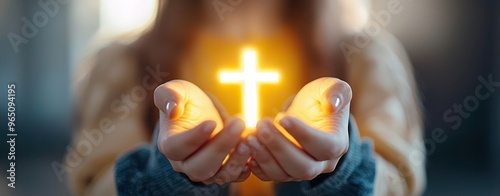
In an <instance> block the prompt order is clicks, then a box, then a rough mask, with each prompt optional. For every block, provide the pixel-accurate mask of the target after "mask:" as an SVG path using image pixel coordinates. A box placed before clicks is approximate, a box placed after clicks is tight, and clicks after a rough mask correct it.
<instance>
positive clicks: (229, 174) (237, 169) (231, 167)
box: [213, 143, 250, 184]
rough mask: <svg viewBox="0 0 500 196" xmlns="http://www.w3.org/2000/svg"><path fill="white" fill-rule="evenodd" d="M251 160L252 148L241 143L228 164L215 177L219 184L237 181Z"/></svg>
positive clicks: (231, 155)
mask: <svg viewBox="0 0 500 196" xmlns="http://www.w3.org/2000/svg"><path fill="white" fill-rule="evenodd" d="M249 158H250V148H249V147H248V146H247V145H246V144H245V143H240V144H239V145H238V146H237V147H236V149H235V150H233V152H232V153H231V154H229V158H228V159H227V161H226V163H224V165H223V166H222V168H221V169H220V170H219V171H218V172H217V174H215V176H214V177H213V178H214V179H215V182H216V183H218V184H224V183H227V182H232V181H235V180H236V179H237V178H238V177H239V176H240V174H241V172H242V171H243V168H245V167H246V165H247V161H248V159H249Z"/></svg>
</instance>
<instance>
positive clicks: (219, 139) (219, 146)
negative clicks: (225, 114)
mask: <svg viewBox="0 0 500 196" xmlns="http://www.w3.org/2000/svg"><path fill="white" fill-rule="evenodd" d="M244 129H245V124H244V122H243V121H242V120H241V119H239V118H232V119H230V120H229V122H228V124H227V125H226V126H225V127H224V128H223V129H222V130H221V131H220V132H219V133H218V134H217V135H216V136H215V137H214V138H213V139H212V140H211V141H209V142H208V143H207V144H206V145H205V146H204V147H203V148H201V149H200V150H199V151H197V152H196V153H195V154H193V155H192V156H191V157H189V158H188V159H187V160H186V161H185V162H184V165H183V170H184V171H186V173H187V174H188V175H190V176H193V178H196V179H199V180H200V181H203V180H206V179H208V178H211V177H213V176H214V175H215V174H216V172H217V171H218V170H219V168H220V167H221V165H222V162H223V161H224V159H225V158H226V156H227V155H228V154H229V152H230V151H231V149H233V148H234V147H235V146H236V145H237V144H238V142H239V138H240V136H241V134H242V133H243V130H244ZM236 138H238V139H236Z"/></svg>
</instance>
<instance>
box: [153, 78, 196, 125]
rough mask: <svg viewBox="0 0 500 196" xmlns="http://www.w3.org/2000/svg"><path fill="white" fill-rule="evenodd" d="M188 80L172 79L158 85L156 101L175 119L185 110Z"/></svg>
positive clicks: (159, 106)
mask: <svg viewBox="0 0 500 196" xmlns="http://www.w3.org/2000/svg"><path fill="white" fill-rule="evenodd" d="M186 83H188V82H186V81H183V80H172V81H170V82H167V83H164V84H162V85H160V86H158V87H157V88H156V89H155V92H154V103H155V105H156V107H157V108H158V109H159V110H160V111H162V112H163V113H164V114H165V115H166V116H167V117H168V118H169V119H172V120H175V119H178V118H179V117H180V116H182V113H183V112H184V100H186V99H185V98H186V90H185V89H186V88H185V87H184V86H186V85H189V84H186Z"/></svg>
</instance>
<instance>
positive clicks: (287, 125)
mask: <svg viewBox="0 0 500 196" xmlns="http://www.w3.org/2000/svg"><path fill="white" fill-rule="evenodd" d="M280 125H281V126H282V127H283V128H285V129H289V128H290V127H291V122H290V119H288V118H286V117H284V118H282V119H281V120H280Z"/></svg>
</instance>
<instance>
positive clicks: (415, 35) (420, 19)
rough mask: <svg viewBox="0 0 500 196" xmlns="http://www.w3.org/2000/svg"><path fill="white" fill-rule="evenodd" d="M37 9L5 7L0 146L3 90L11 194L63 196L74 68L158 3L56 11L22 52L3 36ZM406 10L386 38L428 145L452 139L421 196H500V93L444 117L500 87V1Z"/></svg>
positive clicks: (21, 2) (122, 0)
mask: <svg viewBox="0 0 500 196" xmlns="http://www.w3.org/2000/svg"><path fill="white" fill-rule="evenodd" d="M41 1H42V2H46V0H41ZM372 1H373V2H372V11H373V12H374V13H377V11H379V10H384V9H387V8H386V7H387V5H388V2H389V0H372ZM38 2H39V1H28V0H0V66H1V67H0V81H1V86H2V88H3V89H0V97H2V98H1V99H0V100H1V101H0V111H3V112H0V126H1V128H0V130H1V133H0V141H6V134H5V133H6V124H7V120H6V119H7V115H6V111H7V107H6V106H7V102H6V97H7V94H6V91H7V88H6V86H7V84H8V83H12V82H13V83H15V84H16V85H17V88H16V89H17V91H16V97H17V99H16V106H17V110H16V111H17V112H16V117H17V118H16V124H17V131H18V137H17V141H16V142H17V143H16V144H17V146H16V154H17V156H16V158H17V160H16V166H17V170H18V171H17V173H16V174H17V176H16V180H17V182H16V189H15V190H14V191H12V190H11V191H10V194H13V195H67V194H69V193H68V190H67V188H66V187H65V183H64V181H63V182H60V181H59V180H58V178H57V176H56V174H55V172H54V170H53V169H52V167H51V163H52V162H54V161H61V159H62V157H63V155H64V153H65V151H66V146H67V145H68V144H69V142H70V136H71V132H72V130H71V121H72V119H71V111H72V101H71V100H72V97H71V96H72V95H71V94H72V83H71V77H72V74H73V72H74V70H75V65H76V63H77V62H78V61H79V60H80V59H81V58H82V56H83V55H82V54H84V53H85V51H86V50H85V49H86V47H87V45H88V44H89V43H90V42H91V40H93V38H94V37H95V36H96V35H100V36H114V35H118V34H120V33H124V32H130V31H137V30H140V29H142V28H144V27H145V26H146V25H147V24H148V22H150V21H151V20H152V17H154V10H155V9H156V6H157V5H156V0H141V1H138V0H86V1H83V0H81V1H80V0H72V1H71V0H69V1H66V2H68V3H66V4H59V5H60V7H59V10H58V11H57V12H55V13H54V14H53V16H50V17H49V18H48V22H47V23H46V24H44V25H42V26H41V27H40V28H37V30H38V31H37V33H36V34H35V36H33V37H32V38H30V39H28V42H27V43H26V44H21V45H20V46H19V48H18V51H17V52H16V50H15V49H14V48H13V47H12V45H11V42H10V41H9V39H8V37H7V36H8V34H9V33H11V32H12V33H16V34H21V33H22V32H21V31H22V25H23V21H22V19H23V18H24V17H25V18H28V20H30V21H31V19H32V17H33V16H34V15H36V13H38V12H43V11H44V10H43V9H42V8H41V7H40V5H39V4H38ZM61 2H63V1H61ZM400 2H401V4H402V6H403V11H402V12H401V13H400V14H398V15H395V16H394V17H393V18H392V20H391V22H390V23H389V25H388V27H387V28H388V29H389V30H390V31H391V32H392V33H393V34H394V35H396V37H398V38H399V39H400V41H401V42H402V43H403V45H404V46H405V47H406V49H407V51H408V53H409V56H410V58H411V61H412V63H413V65H414V67H415V73H416V78H417V82H418V84H419V88H420V91H421V93H422V96H423V106H424V108H425V123H426V136H425V137H426V138H432V136H431V133H432V130H434V129H436V128H441V129H443V130H444V131H445V133H446V136H447V140H446V141H445V142H444V143H441V144H435V145H432V144H431V143H427V144H428V145H427V148H428V152H429V156H428V157H427V182H428V183H427V190H426V192H425V195H472V194H479V195H493V194H494V193H496V194H499V193H500V186H499V185H500V142H499V141H500V122H499V121H500V88H497V89H496V91H495V92H492V93H491V96H490V97H489V98H488V99H486V100H484V101H480V102H479V107H478V108H477V110H474V111H471V112H470V116H469V117H467V118H463V122H462V125H461V126H459V127H458V128H457V129H453V128H452V125H453V124H452V123H449V122H446V121H445V120H444V118H443V114H445V112H446V111H447V110H449V109H453V105H454V104H463V103H464V100H466V99H467V98H468V97H469V96H474V95H475V89H476V87H477V86H478V85H480V84H481V83H480V81H479V80H478V77H481V76H482V77H483V78H488V76H489V75H492V77H493V80H494V81H500V1H495V0H475V1H472V0H441V1H432V0H418V1H415V0H413V1H411V0H401V1H400ZM49 14H50V13H49ZM2 143H3V142H2ZM0 155H1V156H2V158H1V160H2V161H1V162H0V168H1V171H2V172H0V176H5V175H6V174H7V172H5V170H7V165H6V163H7V162H6V155H7V145H5V143H4V144H3V145H2V147H1V148H0ZM2 178H4V177H2ZM0 182H2V184H1V185H0V186H6V185H5V183H3V181H2V180H0ZM0 190H2V191H3V192H1V193H0V195H8V194H9V192H4V188H0ZM4 193H7V194H4Z"/></svg>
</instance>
